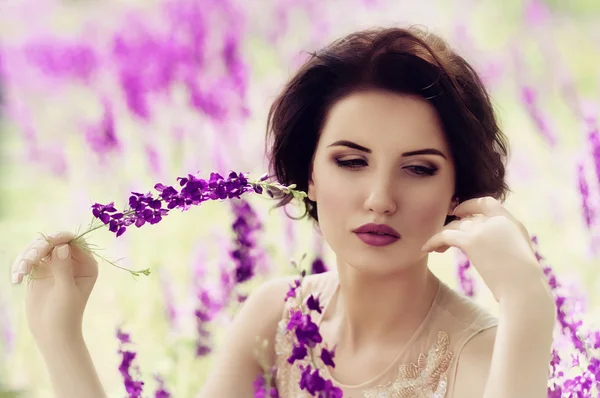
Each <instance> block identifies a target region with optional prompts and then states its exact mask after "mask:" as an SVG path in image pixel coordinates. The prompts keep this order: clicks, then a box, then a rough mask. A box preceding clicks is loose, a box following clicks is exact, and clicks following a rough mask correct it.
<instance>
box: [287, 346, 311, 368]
mask: <svg viewBox="0 0 600 398" xmlns="http://www.w3.org/2000/svg"><path fill="white" fill-rule="evenodd" d="M307 355H308V350H307V349H306V346H304V345H294V348H293V349H292V355H290V357H289V358H288V362H289V363H290V364H293V363H294V362H296V361H299V360H301V359H304V358H305V357H306V356H307Z"/></svg>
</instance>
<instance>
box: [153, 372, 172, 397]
mask: <svg viewBox="0 0 600 398" xmlns="http://www.w3.org/2000/svg"><path fill="white" fill-rule="evenodd" d="M154 379H155V380H156V381H157V382H158V390H156V392H155V393H154V398H171V394H170V393H169V392H168V391H167V390H166V387H165V382H164V380H163V379H162V378H161V377H160V376H154Z"/></svg>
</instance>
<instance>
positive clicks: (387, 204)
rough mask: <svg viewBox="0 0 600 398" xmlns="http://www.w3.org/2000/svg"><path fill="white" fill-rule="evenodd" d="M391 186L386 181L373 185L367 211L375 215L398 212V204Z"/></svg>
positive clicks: (366, 205) (366, 202)
mask: <svg viewBox="0 0 600 398" xmlns="http://www.w3.org/2000/svg"><path fill="white" fill-rule="evenodd" d="M390 185H391V184H390V183H389V182H386V181H380V182H375V183H373V185H372V187H371V192H370V193H369V196H368V198H367V200H366V201H365V210H367V211H370V212H373V213H375V214H385V215H392V214H394V213H395V212H396V210H397V203H396V199H395V198H394V195H393V192H392V189H391V186H390Z"/></svg>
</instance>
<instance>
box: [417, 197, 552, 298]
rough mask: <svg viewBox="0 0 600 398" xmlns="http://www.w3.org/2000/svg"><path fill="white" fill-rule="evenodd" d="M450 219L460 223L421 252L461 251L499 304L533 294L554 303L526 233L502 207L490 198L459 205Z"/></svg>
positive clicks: (450, 227) (449, 226)
mask: <svg viewBox="0 0 600 398" xmlns="http://www.w3.org/2000/svg"><path fill="white" fill-rule="evenodd" d="M453 215H455V216H457V217H458V218H459V219H458V220H454V221H452V222H450V223H448V224H447V225H446V226H444V227H443V229H442V230H441V231H440V232H438V233H436V234H435V235H433V236H432V237H431V238H430V239H429V240H428V241H427V242H426V243H425V244H424V245H423V248H422V250H423V251H425V252H432V251H436V252H440V253H442V252H445V251H446V250H447V249H448V248H449V247H450V246H454V247H457V248H458V249H460V250H461V251H462V252H463V253H464V254H465V255H466V256H467V257H468V258H469V260H470V261H471V264H472V265H473V266H474V267H475V268H476V269H477V271H478V272H479V274H480V275H481V277H482V279H483V281H484V282H485V283H486V285H487V286H488V288H489V289H490V290H491V292H492V294H493V295H494V297H495V298H496V300H497V301H499V302H500V301H502V300H504V299H506V298H510V297H513V296H515V295H518V296H519V297H520V298H522V297H523V295H525V296H526V297H527V296H528V295H534V294H535V295H537V297H539V296H540V295H541V296H542V299H544V300H545V299H548V300H551V301H552V303H553V300H552V295H551V292H550V288H549V286H548V284H547V281H546V277H545V275H544V273H543V269H542V266H541V265H540V264H539V262H538V260H537V257H536V255H535V251H534V249H533V246H532V244H531V239H530V237H529V233H528V232H527V229H526V228H525V227H524V226H523V224H522V223H520V222H519V221H518V220H517V219H516V218H515V217H514V216H513V215H512V214H510V212H509V211H508V210H506V208H505V207H504V206H503V205H502V203H500V202H499V201H498V200H496V199H494V198H492V197H483V198H474V199H469V200H466V201H464V202H463V203H461V204H459V205H458V206H457V207H456V208H455V209H454V213H453ZM536 286H537V287H538V288H537V289H536V288H535V287H536ZM540 287H541V288H540Z"/></svg>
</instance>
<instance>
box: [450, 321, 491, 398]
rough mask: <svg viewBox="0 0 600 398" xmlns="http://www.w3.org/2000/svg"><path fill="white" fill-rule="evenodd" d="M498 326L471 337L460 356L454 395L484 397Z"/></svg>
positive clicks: (466, 397)
mask: <svg viewBox="0 0 600 398" xmlns="http://www.w3.org/2000/svg"><path fill="white" fill-rule="evenodd" d="M497 330H498V327H497V326H494V327H491V328H488V329H485V330H483V331H481V332H479V333H477V334H476V335H474V336H473V337H471V338H470V339H469V340H468V341H467V342H466V343H465V345H464V347H463V349H462V351H461V352H460V353H459V356H458V363H457V369H456V377H455V380H454V396H456V397H464V398H470V397H477V398H479V397H482V396H483V392H484V390H485V384H486V382H487V378H488V374H489V370H490V365H491V361H492V354H493V352H494V342H495V341H496V332H497Z"/></svg>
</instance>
